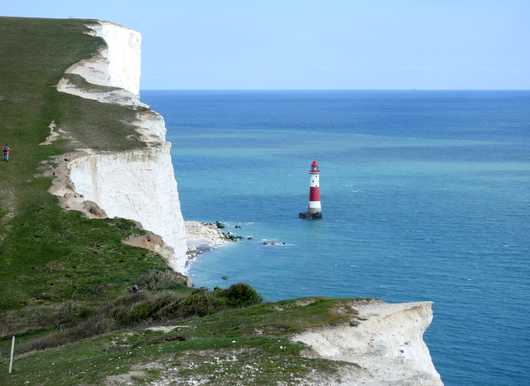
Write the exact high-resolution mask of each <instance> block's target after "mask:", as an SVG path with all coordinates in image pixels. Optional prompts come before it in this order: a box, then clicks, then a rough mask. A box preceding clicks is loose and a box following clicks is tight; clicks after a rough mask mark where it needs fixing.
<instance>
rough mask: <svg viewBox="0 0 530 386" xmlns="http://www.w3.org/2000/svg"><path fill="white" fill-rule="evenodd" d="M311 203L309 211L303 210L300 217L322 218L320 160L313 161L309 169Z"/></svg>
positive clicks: (309, 218)
mask: <svg viewBox="0 0 530 386" xmlns="http://www.w3.org/2000/svg"><path fill="white" fill-rule="evenodd" d="M309 176H310V179H309V205H308V207H307V212H301V213H299V214H298V217H300V218H303V219H308V220H312V219H321V218H322V207H321V205H320V170H319V168H318V162H317V161H313V162H311V169H310V170H309Z"/></svg>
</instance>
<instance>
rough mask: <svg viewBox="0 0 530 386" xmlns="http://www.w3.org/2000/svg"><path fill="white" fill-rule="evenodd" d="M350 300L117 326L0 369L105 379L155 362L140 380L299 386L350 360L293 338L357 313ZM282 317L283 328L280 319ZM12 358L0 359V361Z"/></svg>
mask: <svg viewBox="0 0 530 386" xmlns="http://www.w3.org/2000/svg"><path fill="white" fill-rule="evenodd" d="M349 305H351V300H333V299H323V298H317V299H313V302H311V303H309V304H308V302H300V301H285V302H280V303H270V304H260V305H255V306H251V307H246V308H241V309H239V308H237V309H227V310H225V311H222V312H219V313H215V314H213V315H210V316H206V317H193V318H188V319H186V318H185V319H179V320H174V321H173V323H175V324H177V325H178V327H177V328H176V329H175V330H174V331H172V332H170V333H167V334H164V333H160V332H151V331H146V330H144V329H136V330H129V331H122V332H113V333H110V334H107V335H101V336H98V337H95V338H90V339H84V340H81V341H79V342H76V343H73V344H69V345H64V346H61V347H57V348H52V349H48V350H45V351H36V352H35V351H34V352H31V353H28V354H22V355H21V356H19V357H17V359H16V366H15V369H16V371H15V373H14V374H13V375H12V376H7V375H5V373H1V372H0V384H5V385H23V384H26V382H29V384H42V385H72V384H102V383H103V382H104V380H105V379H106V378H107V377H109V376H112V375H118V374H126V373H128V372H129V371H131V370H138V369H145V368H146V365H149V364H151V368H152V371H143V374H142V376H141V377H140V379H138V380H137V381H138V383H139V384H142V383H144V382H147V381H148V380H149V379H157V378H159V377H164V376H167V377H173V378H175V377H177V378H178V379H180V380H181V381H182V382H184V381H185V380H192V379H202V380H204V381H206V382H207V384H212V385H234V384H238V382H241V380H242V379H243V380H244V383H242V384H245V385H272V384H277V383H279V382H283V383H284V384H289V385H291V384H292V385H297V384H300V381H301V379H304V378H305V377H307V376H310V374H312V373H313V371H316V372H318V374H320V375H321V376H322V375H329V376H334V375H336V373H337V369H338V368H339V367H341V366H345V364H343V363H336V362H331V361H327V360H322V359H310V358H306V357H304V356H302V355H301V352H302V351H303V350H305V347H304V346H303V345H302V344H299V343H293V342H291V341H290V340H289V336H290V335H291V334H292V333H293V332H297V331H302V330H304V329H307V328H310V327H312V328H316V327H320V326H327V325H330V324H335V323H344V322H346V321H347V320H350V319H351V318H354V317H355V312H354V311H352V310H351V308H350V307H347V306H349ZM280 320H281V321H282V323H281V327H279V326H278V324H277V323H274V322H277V321H280ZM39 336H42V333H41V334H33V335H28V336H23V337H22V339H21V342H20V347H23V346H24V345H27V344H28V342H29V341H31V339H38V338H39ZM8 345H9V342H8V340H5V341H4V343H3V344H2V345H1V346H0V347H2V349H3V350H2V351H3V352H4V353H7V347H8ZM2 357H3V358H6V355H3V356H2ZM153 363H155V364H156V366H155V368H153ZM6 364H7V362H6V360H0V367H2V366H5V365H6ZM349 366H350V367H352V368H355V365H349ZM147 367H149V366H147ZM182 384H186V383H182Z"/></svg>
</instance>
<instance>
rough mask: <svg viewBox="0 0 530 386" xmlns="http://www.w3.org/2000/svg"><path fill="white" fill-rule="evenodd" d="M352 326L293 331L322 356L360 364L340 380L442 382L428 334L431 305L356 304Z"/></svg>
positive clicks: (432, 385)
mask: <svg viewBox="0 0 530 386" xmlns="http://www.w3.org/2000/svg"><path fill="white" fill-rule="evenodd" d="M353 307H354V308H355V309H356V310H357V312H358V320H357V321H355V323H353V325H350V326H333V327H325V328H321V329H318V330H313V331H306V332H303V333H301V334H298V335H296V336H294V337H293V338H292V339H293V340H294V341H299V342H303V343H305V344H307V345H308V346H310V347H311V348H312V349H313V350H314V352H316V354H317V355H318V356H320V357H322V358H326V359H332V360H337V361H344V362H349V363H354V364H356V365H358V367H357V368H353V369H350V370H349V371H346V372H344V373H343V374H341V380H329V382H327V384H335V385H361V384H362V385H429V386H440V385H443V383H442V381H441V379H440V375H439V374H438V372H437V371H436V369H435V368H434V365H433V363H432V360H431V356H430V353H429V349H428V348H427V345H426V344H425V342H424V341H423V334H424V332H425V330H426V329H427V327H429V325H430V324H431V321H432V304H431V303H430V302H419V303H400V304H386V303H369V304H363V305H354V306H353Z"/></svg>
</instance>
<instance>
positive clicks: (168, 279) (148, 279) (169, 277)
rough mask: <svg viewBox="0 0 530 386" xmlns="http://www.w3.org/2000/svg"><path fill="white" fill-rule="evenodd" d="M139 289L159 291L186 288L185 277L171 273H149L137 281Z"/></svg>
mask: <svg viewBox="0 0 530 386" xmlns="http://www.w3.org/2000/svg"><path fill="white" fill-rule="evenodd" d="M137 284H138V286H139V287H140V289H147V290H149V291H160V290H169V289H178V288H182V287H185V286H186V277H185V276H183V275H181V274H179V273H176V272H173V271H169V270H168V271H149V272H147V273H145V274H143V275H142V276H140V278H139V279H138V283H137Z"/></svg>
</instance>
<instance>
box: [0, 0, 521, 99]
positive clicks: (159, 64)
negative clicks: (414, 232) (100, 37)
mask: <svg viewBox="0 0 530 386" xmlns="http://www.w3.org/2000/svg"><path fill="white" fill-rule="evenodd" d="M0 1H1V3H2V4H1V6H0V13H1V14H3V15H7V16H41V17H83V18H101V19H107V20H112V21H116V22H118V23H121V24H125V25H127V26H129V27H131V28H134V29H136V30H138V31H140V32H142V34H143V37H144V40H143V73H142V87H143V88H144V89H530V0H504V1H503V0H408V1H406V0H320V1H317V0H262V1H257V0H255V1H252V0H215V1H214V0H209V1H207V0H188V1H179V0H174V1H169V0H167V1H165V0H150V1H147V0H142V1H125V0H114V1H113V0H85V1H72V0H68V1H62V0H34V1H32V0H17V1H7V0H0ZM0 38H1V36H0Z"/></svg>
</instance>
